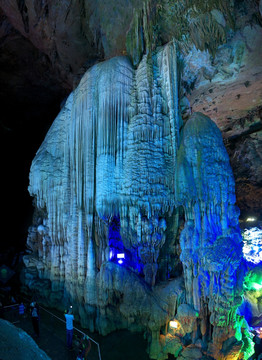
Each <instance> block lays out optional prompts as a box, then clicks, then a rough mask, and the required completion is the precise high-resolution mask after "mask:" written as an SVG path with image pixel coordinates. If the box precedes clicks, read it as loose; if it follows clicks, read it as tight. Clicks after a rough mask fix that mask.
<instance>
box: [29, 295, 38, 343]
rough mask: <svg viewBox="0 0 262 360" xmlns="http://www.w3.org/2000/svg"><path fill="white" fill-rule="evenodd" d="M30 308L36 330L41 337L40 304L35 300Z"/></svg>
mask: <svg viewBox="0 0 262 360" xmlns="http://www.w3.org/2000/svg"><path fill="white" fill-rule="evenodd" d="M30 310H31V319H32V324H33V328H34V332H35V335H36V336H37V337H39V306H38V304H37V303H36V302H35V301H33V302H32V303H31V304H30Z"/></svg>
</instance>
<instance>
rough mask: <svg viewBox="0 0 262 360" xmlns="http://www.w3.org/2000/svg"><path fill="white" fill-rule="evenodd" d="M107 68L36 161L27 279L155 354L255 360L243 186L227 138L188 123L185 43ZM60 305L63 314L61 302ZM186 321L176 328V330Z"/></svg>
mask: <svg viewBox="0 0 262 360" xmlns="http://www.w3.org/2000/svg"><path fill="white" fill-rule="evenodd" d="M144 52H146V54H144V55H142V57H141V60H139V62H138V63H137V64H136V65H137V66H136V67H134V66H133V65H132V63H131V61H130V60H129V59H128V58H127V57H115V58H112V59H110V60H108V61H106V62H102V63H99V64H96V65H94V66H93V67H92V68H90V69H89V70H88V71H87V72H86V74H85V75H84V76H83V78H82V80H81V82H80V84H79V86H78V87H77V89H76V90H75V91H74V92H73V93H72V94H71V95H70V96H69V97H68V99H67V101H66V103H65V105H64V107H63V109H62V110H61V112H60V114H59V115H58V117H57V118H56V120H55V122H54V123H53V125H52V127H51V128H50V130H49V132H48V134H47V136H46V138H45V140H44V142H43V144H42V145H41V147H40V149H39V150H38V152H37V154H36V157H35V159H34V160H33V163H32V166H31V171H30V186H29V191H30V194H31V195H32V196H34V197H35V206H36V211H35V217H34V223H33V226H32V227H31V228H30V230H29V236H28V242H27V243H28V246H29V247H30V249H31V250H32V253H31V254H29V255H27V256H25V257H24V262H25V264H26V269H25V272H24V284H25V285H26V286H27V287H29V288H31V289H34V290H37V291H38V292H39V296H41V297H42V300H43V301H45V302H47V303H48V304H49V305H52V306H62V307H63V306H66V304H69V303H72V302H73V304H74V309H75V312H76V314H78V315H79V319H80V320H81V323H82V324H83V325H84V326H87V327H89V328H90V329H91V330H94V329H97V330H99V331H100V332H101V333H102V334H107V333H108V332H110V331H113V330H115V329H120V328H128V329H130V330H133V331H144V332H145V335H146V336H147V339H148V342H149V345H150V346H149V354H150V357H151V358H153V359H159V360H160V359H166V358H167V356H168V354H173V355H174V356H180V357H181V358H187V357H191V358H201V357H202V358H203V357H204V356H211V357H213V358H215V359H239V358H245V359H247V358H248V356H249V354H250V351H249V347H250V346H251V345H250V344H251V340H250V336H249V332H248V327H247V328H246V327H245V324H244V322H243V319H240V316H239V315H238V314H237V308H238V307H239V305H240V304H241V293H242V284H243V277H244V273H243V271H242V270H241V267H240V265H241V261H242V243H241V236H240V231H239V227H238V215H239V213H238V210H237V208H236V207H235V205H234V204H235V195H234V179H233V174H232V171H231V167H230V164H229V158H228V155H227V152H226V150H225V148H224V144H223V140H222V137H221V134H220V132H219V130H218V128H217V127H216V125H215V124H214V123H213V122H212V121H211V120H210V119H209V118H207V117H206V116H204V115H202V114H201V113H195V114H193V115H192V116H191V117H190V118H189V119H188V120H187V121H184V122H183V121H182V117H181V108H182V105H181V104H182V103H181V104H179V90H178V83H179V73H178V71H177V68H178V65H177V58H178V55H177V48H176V44H175V42H173V41H172V42H170V43H168V44H166V45H165V46H163V47H159V48H158V49H157V50H156V51H153V49H151V50H150V49H148V48H146V49H144ZM58 303H59V304H60V305H57V304H58ZM170 320H173V322H174V324H175V325H174V326H173V327H172V326H171V323H170V324H169V321H170Z"/></svg>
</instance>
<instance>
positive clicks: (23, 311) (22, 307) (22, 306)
mask: <svg viewBox="0 0 262 360" xmlns="http://www.w3.org/2000/svg"><path fill="white" fill-rule="evenodd" d="M18 312H19V316H20V317H24V314H25V305H24V304H23V303H22V302H21V304H19V307H18Z"/></svg>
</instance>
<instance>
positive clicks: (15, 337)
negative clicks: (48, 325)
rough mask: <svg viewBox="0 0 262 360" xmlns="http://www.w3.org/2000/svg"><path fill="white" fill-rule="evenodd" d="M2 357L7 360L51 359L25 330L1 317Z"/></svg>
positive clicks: (0, 349) (0, 341) (0, 347)
mask: <svg viewBox="0 0 262 360" xmlns="http://www.w3.org/2000/svg"><path fill="white" fill-rule="evenodd" d="M0 343H1V346H0V357H1V359H5V360H13V359H17V360H23V359H28V360H50V358H49V356H47V355H46V353H45V352H44V351H43V350H41V349H40V348H39V347H38V345H37V344H36V343H35V341H34V340H33V339H32V338H31V336H29V335H28V334H27V333H26V332H25V331H23V330H21V329H19V328H17V327H15V326H14V325H12V324H11V323H10V322H8V321H5V320H2V319H0Z"/></svg>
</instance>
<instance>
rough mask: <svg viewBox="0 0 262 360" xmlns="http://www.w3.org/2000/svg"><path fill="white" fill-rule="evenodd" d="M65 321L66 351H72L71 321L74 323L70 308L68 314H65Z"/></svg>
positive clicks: (72, 327)
mask: <svg viewBox="0 0 262 360" xmlns="http://www.w3.org/2000/svg"><path fill="white" fill-rule="evenodd" d="M65 319H66V343H67V347H68V349H72V342H73V329H74V326H73V321H74V315H73V310H72V306H70V308H69V310H68V312H67V313H66V314H65Z"/></svg>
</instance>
